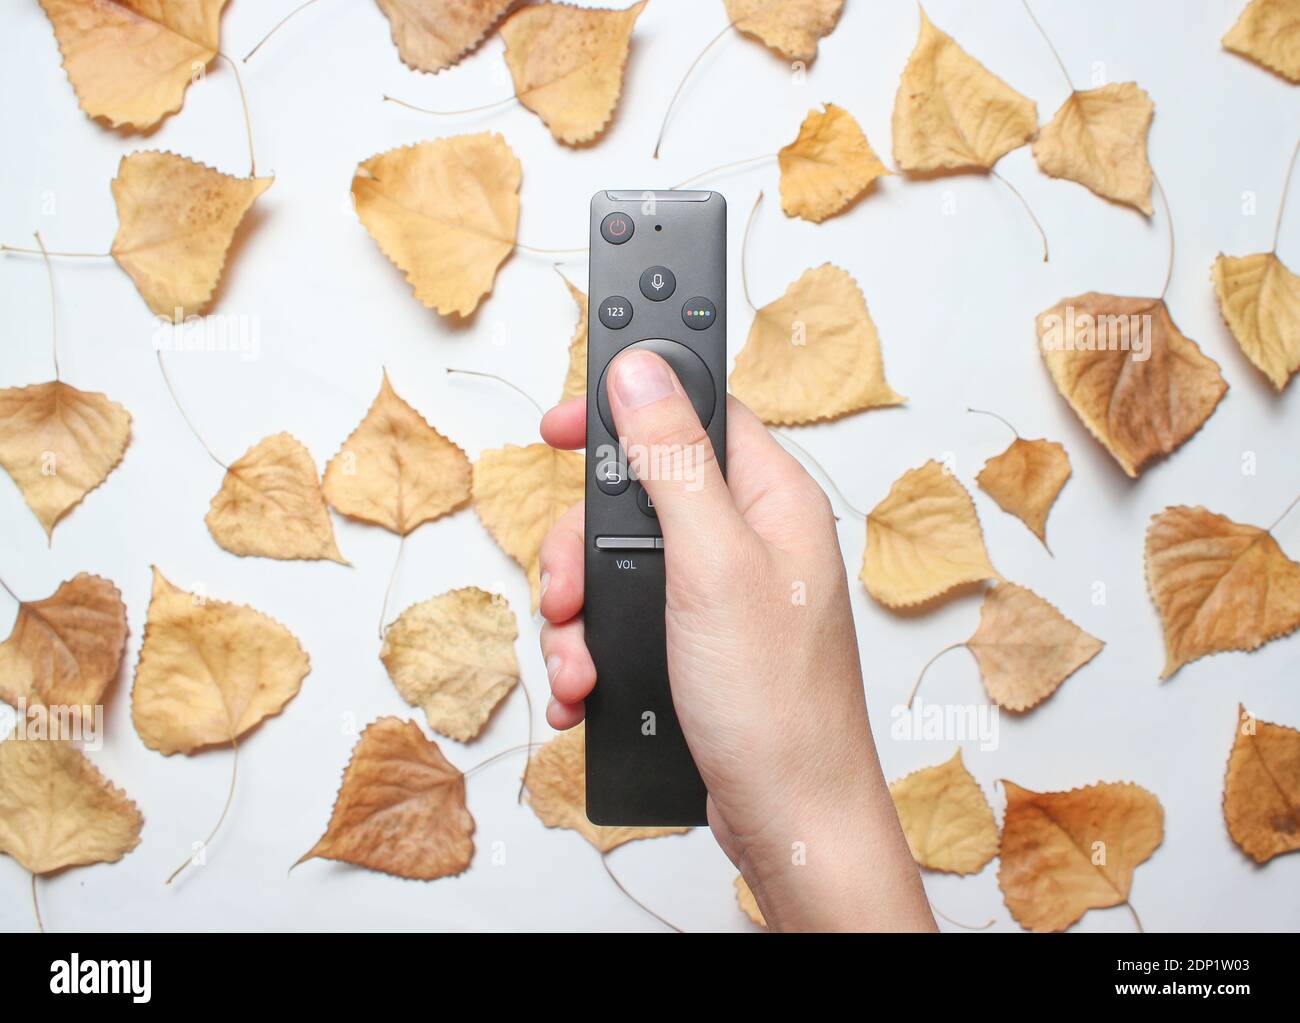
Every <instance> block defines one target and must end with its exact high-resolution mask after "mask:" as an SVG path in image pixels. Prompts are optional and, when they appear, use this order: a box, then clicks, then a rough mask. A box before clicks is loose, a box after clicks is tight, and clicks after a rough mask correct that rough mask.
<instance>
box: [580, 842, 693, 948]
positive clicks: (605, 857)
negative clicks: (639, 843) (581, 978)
mask: <svg viewBox="0 0 1300 1023" xmlns="http://www.w3.org/2000/svg"><path fill="white" fill-rule="evenodd" d="M600 863H601V866H603V867H604V868H605V873H606V874H608V875H609V879H610V880H611V881H613V882H614V884H615V885H617V886H618V890H619V891H620V892H622V893H623V894H624V895H625V896H627V898H628V899H629V900H630V901H631V902H632V903H633V904H634V905H636V906H639V907H640V908H641V909H643V910H644V911H645V912H647V913H649V914H650V915H651V916H652V917H654V918H655V919H656V920H658V921H659V922H660V923H661V924H663V925H664V926H665V927H668V928H671V929H672V930H674V931H676V932H677V933H678V934H684V933H685V932H684V931H683V930H682V929H681V928H680V927H678V926H677V925H676V924H675V923H672V922H671V921H668V920H665V919H664V918H663V917H661V916H660V915H659V914H658V913H656V912H655V911H654V910H653V909H651V908H650V907H649V906H647V905H646V904H645V903H644V902H642V901H641V900H640V899H638V898H637V897H636V896H635V895H633V894H632V893H631V892H630V891H628V890H627V886H626V885H625V884H623V882H622V881H620V880H619V879H618V875H617V874H615V873H614V871H613V870H612V869H611V868H610V865H609V853H604V852H603V853H601V854H600Z"/></svg>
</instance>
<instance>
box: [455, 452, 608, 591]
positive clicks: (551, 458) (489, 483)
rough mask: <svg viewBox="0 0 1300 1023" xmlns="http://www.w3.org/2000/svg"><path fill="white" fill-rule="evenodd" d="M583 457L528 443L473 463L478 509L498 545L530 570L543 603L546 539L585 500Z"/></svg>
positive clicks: (532, 584) (487, 454)
mask: <svg viewBox="0 0 1300 1023" xmlns="http://www.w3.org/2000/svg"><path fill="white" fill-rule="evenodd" d="M584 465H585V463H584V461H583V457H582V455H580V454H578V453H577V452H574V451H557V450H556V449H555V448H553V447H551V446H550V445H548V444H529V445H528V446H527V447H522V448H521V447H516V446H515V445H514V444H507V445H506V446H505V447H503V448H495V449H492V450H489V451H484V452H483V453H482V454H480V455H479V458H478V461H477V462H475V463H474V485H473V495H474V511H475V512H477V513H478V517H479V519H480V520H481V521H482V523H483V525H484V527H485V528H486V529H487V531H488V532H489V533H491V534H492V539H493V540H495V541H496V542H497V545H498V546H499V547H500V548H501V549H502V550H503V551H505V552H506V553H507V554H509V555H510V556H511V557H512V558H514V559H515V561H516V562H518V563H519V566H520V567H521V568H523V570H524V571H525V572H526V573H527V574H528V585H529V588H530V589H531V591H532V595H533V606H532V609H533V610H534V611H536V610H537V605H538V603H539V602H540V601H541V567H540V561H539V557H540V554H541V550H542V538H543V537H544V536H546V534H547V533H548V532H549V531H550V529H551V526H553V525H554V524H555V523H556V521H557V520H558V519H559V518H560V516H561V515H563V514H564V513H565V512H566V511H568V510H569V509H570V508H571V507H572V506H573V505H575V504H577V503H578V502H579V501H581V500H582V496H583V480H584V478H585V477H584V473H585V469H584Z"/></svg>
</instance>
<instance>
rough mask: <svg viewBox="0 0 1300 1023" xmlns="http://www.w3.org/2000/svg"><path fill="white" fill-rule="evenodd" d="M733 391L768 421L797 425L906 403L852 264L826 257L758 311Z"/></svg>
mask: <svg viewBox="0 0 1300 1023" xmlns="http://www.w3.org/2000/svg"><path fill="white" fill-rule="evenodd" d="M730 382H731V391H732V393H733V394H735V396H736V397H737V398H739V399H740V400H741V401H743V402H744V403H745V404H746V405H748V406H749V407H750V408H751V409H753V411H754V413H755V414H756V415H757V416H758V417H759V418H760V419H762V420H763V422H765V423H770V424H773V425H797V424H802V423H815V422H819V421H822V420H826V419H835V418H838V417H839V416H845V415H848V414H849V413H851V412H861V411H862V410H863V409H868V408H878V407H880V406H883V405H901V404H902V403H903V402H904V401H906V400H907V399H906V398H904V397H903V396H902V395H900V394H897V393H895V391H894V389H893V388H892V387H890V386H889V384H888V383H886V381H885V367H884V362H883V360H882V359H881V356H880V337H879V335H878V334H877V333H876V325H875V324H874V323H872V322H871V314H870V312H868V310H867V300H866V298H865V297H863V294H862V289H861V288H859V287H858V282H857V281H855V280H854V279H853V277H852V276H851V275H850V274H848V273H847V272H846V271H844V270H841V269H840V268H839V267H838V266H834V265H832V264H831V263H823V264H822V265H821V266H819V267H817V268H816V269H815V270H805V271H804V273H803V275H802V276H801V277H800V278H799V279H798V280H797V281H795V282H794V283H793V284H791V285H790V287H789V288H787V289H786V292H785V294H784V295H782V296H781V297H780V298H778V299H777V300H776V301H775V302H769V303H768V304H767V305H765V306H763V308H761V309H760V310H758V312H757V313H756V314H755V315H754V322H753V324H752V325H751V326H750V328H749V337H748V339H747V340H746V341H745V347H744V348H743V349H742V350H741V352H740V354H739V355H737V356H736V365H735V368H734V369H733V370H732V372H731V381H730Z"/></svg>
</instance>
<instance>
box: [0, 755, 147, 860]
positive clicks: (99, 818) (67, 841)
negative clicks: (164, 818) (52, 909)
mask: <svg viewBox="0 0 1300 1023" xmlns="http://www.w3.org/2000/svg"><path fill="white" fill-rule="evenodd" d="M143 827H144V818H143V817H142V816H141V815H140V810H139V808H137V807H136V805H135V804H134V803H133V802H131V800H129V799H127V798H126V793H125V792H123V791H122V790H121V789H118V788H115V787H114V786H113V784H112V783H111V782H110V781H109V780H108V779H107V778H105V777H104V776H103V775H102V774H100V773H99V771H98V770H97V769H96V767H95V765H94V764H92V763H91V762H90V760H89V759H87V757H86V755H85V754H84V753H82V752H81V750H79V749H77V747H76V746H74V745H73V744H72V743H70V742H67V741H65V740H53V739H18V738H14V737H12V736H11V737H10V738H9V739H7V740H5V741H4V742H0V852H2V853H7V854H8V855H10V856H12V857H13V858H14V859H16V860H17V861H18V862H19V863H21V864H22V865H23V866H24V867H26V868H27V870H29V871H31V872H32V873H33V874H49V873H52V872H53V871H56V870H62V869H63V868H64V867H78V866H85V865H86V864H89V863H116V862H117V861H118V860H120V859H121V858H122V857H123V856H125V855H126V854H127V853H129V852H130V851H131V850H132V849H134V848H135V847H136V846H137V845H139V844H140V830H141V828H143Z"/></svg>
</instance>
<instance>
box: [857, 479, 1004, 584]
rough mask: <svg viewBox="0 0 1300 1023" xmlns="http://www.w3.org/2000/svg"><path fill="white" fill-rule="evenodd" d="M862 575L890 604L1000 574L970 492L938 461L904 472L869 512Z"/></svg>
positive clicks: (863, 580)
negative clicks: (986, 548) (994, 563)
mask: <svg viewBox="0 0 1300 1023" xmlns="http://www.w3.org/2000/svg"><path fill="white" fill-rule="evenodd" d="M861 578H862V582H863V583H864V584H865V585H866V587H867V592H868V593H870V594H871V595H872V596H873V597H875V598H876V599H877V600H879V601H880V602H881V603H883V604H886V605H888V606H889V607H907V606H910V605H912V604H919V603H921V602H923V601H926V600H931V599H933V598H934V597H937V596H939V595H940V594H942V593H946V592H947V591H948V590H950V589H952V588H953V587H954V586H961V585H963V584H966V583H974V582H979V581H980V580H983V579H998V578H1000V576H999V575H998V573H997V570H996V569H995V568H994V567H993V566H992V565H991V564H990V563H989V555H988V551H987V550H985V548H984V532H983V530H981V529H980V520H979V516H978V515H977V514H976V513H975V504H974V503H973V502H972V501H971V499H970V494H968V493H967V492H966V488H965V487H963V486H962V485H961V484H960V483H959V482H957V479H956V477H954V476H953V475H952V474H951V473H949V472H948V471H947V470H945V469H944V467H943V466H942V465H940V464H939V463H938V462H934V461H931V462H926V463H925V465H923V466H921V468H919V469H909V470H908V471H907V472H905V473H903V475H902V476H900V477H899V478H898V479H897V480H896V481H895V482H894V485H893V486H892V487H890V488H889V496H888V497H886V498H885V499H884V500H883V501H881V502H880V504H878V505H876V507H875V508H874V509H872V511H871V514H869V515H868V516H867V549H866V550H865V551H864V552H863V555H862V573H861Z"/></svg>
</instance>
